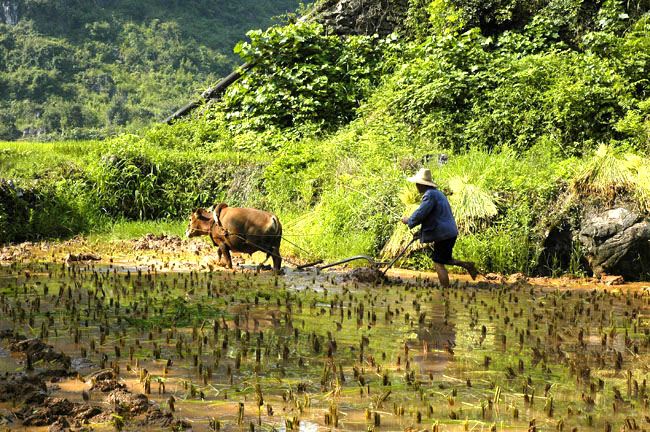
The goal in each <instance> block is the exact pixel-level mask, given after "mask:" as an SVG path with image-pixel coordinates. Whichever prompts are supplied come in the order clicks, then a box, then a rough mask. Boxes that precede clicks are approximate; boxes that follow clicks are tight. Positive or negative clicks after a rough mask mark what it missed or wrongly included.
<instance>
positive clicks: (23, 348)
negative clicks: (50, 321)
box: [9, 338, 70, 367]
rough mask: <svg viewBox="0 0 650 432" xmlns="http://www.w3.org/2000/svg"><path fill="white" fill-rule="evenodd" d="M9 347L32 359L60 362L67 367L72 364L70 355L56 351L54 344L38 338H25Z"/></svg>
mask: <svg viewBox="0 0 650 432" xmlns="http://www.w3.org/2000/svg"><path fill="white" fill-rule="evenodd" d="M9 349H10V350H11V351H13V352H20V353H23V354H25V355H26V356H30V357H31V359H32V361H39V360H44V361H47V362H51V363H56V362H58V363H61V364H63V365H66V367H69V366H70V357H68V356H67V355H65V354H63V353H60V352H56V351H54V347H52V345H47V344H46V343H44V342H43V341H42V340H40V339H38V338H31V339H24V340H21V341H19V342H14V343H11V344H10V345H9Z"/></svg>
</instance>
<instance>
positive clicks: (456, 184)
mask: <svg viewBox="0 0 650 432" xmlns="http://www.w3.org/2000/svg"><path fill="white" fill-rule="evenodd" d="M449 188H450V189H451V191H452V192H453V193H452V194H451V195H450V196H449V204H450V205H451V208H452V209H453V212H454V217H455V218H456V224H457V225H458V229H459V231H460V232H463V233H467V232H471V231H474V230H476V229H478V228H480V227H481V226H482V225H483V224H484V223H485V222H487V221H488V220H489V219H490V218H491V217H494V216H496V214H497V206H496V203H495V202H494V198H493V197H492V195H491V194H490V191H488V190H487V189H485V188H483V187H482V186H479V185H475V184H471V183H469V182H468V181H467V178H466V177H454V178H452V179H450V180H449Z"/></svg>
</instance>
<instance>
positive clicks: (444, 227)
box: [408, 189, 458, 243]
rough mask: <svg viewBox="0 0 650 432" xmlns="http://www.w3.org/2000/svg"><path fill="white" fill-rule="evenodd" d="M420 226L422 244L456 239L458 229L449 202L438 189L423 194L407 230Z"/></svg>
mask: <svg viewBox="0 0 650 432" xmlns="http://www.w3.org/2000/svg"><path fill="white" fill-rule="evenodd" d="M420 224H422V230H421V234H420V242H422V243H431V242H434V241H442V240H448V239H450V238H453V237H458V228H457V227H456V220H455V219H454V215H453V214H452V213H451V206H450V205H449V201H447V197H446V196H445V194H443V193H442V192H440V191H439V190H438V189H429V190H427V191H426V192H425V193H424V195H423V196H422V202H421V203H420V207H419V208H418V209H417V210H416V211H415V212H413V214H412V215H411V217H410V218H409V220H408V226H409V228H413V227H415V226H417V225H420Z"/></svg>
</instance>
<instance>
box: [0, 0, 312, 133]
mask: <svg viewBox="0 0 650 432" xmlns="http://www.w3.org/2000/svg"><path fill="white" fill-rule="evenodd" d="M21 4H22V6H21V7H20V13H19V15H20V17H19V21H18V23H17V25H16V26H13V27H12V26H7V25H4V24H0V116H5V117H6V116H11V117H12V118H15V122H14V125H15V126H16V127H17V128H18V129H19V130H22V129H25V128H26V127H28V126H29V127H31V128H33V130H34V135H37V137H38V138H39V139H41V140H42V139H47V138H48V137H49V138H53V137H66V136H67V137H80V138H89V137H98V136H101V137H106V136H110V135H112V134H113V133H114V132H115V131H116V130H125V129H127V130H136V129H139V128H142V127H145V126H149V125H151V124H153V123H155V122H158V121H161V120H162V119H164V118H165V117H166V116H168V115H170V114H171V113H173V112H174V111H175V110H176V109H178V108H179V107H180V106H182V105H184V104H185V103H187V102H188V101H189V100H190V99H193V98H196V94H197V93H199V90H200V89H201V88H205V87H207V86H209V85H210V84H211V83H214V82H215V81H216V80H218V79H219V78H220V77H223V76H225V75H227V74H228V73H230V72H231V70H232V69H233V68H234V67H235V65H236V62H237V57H236V55H235V54H234V53H233V52H232V48H233V46H234V45H235V44H236V43H237V41H239V40H240V39H241V38H242V37H243V36H244V35H245V32H246V31H248V30H249V29H250V28H257V27H266V26H268V24H269V19H270V17H271V16H273V15H277V14H280V13H284V12H288V11H292V10H294V9H295V8H296V7H297V6H298V4H299V2H298V0H273V1H270V2H257V1H250V0H244V1H239V2H230V3H224V4H218V5H217V4H215V3H214V2H213V1H210V0H191V1H184V2H179V1H173V2H161V1H160V0H144V1H139V2H137V5H136V4H134V3H133V2H132V1H129V0H117V1H113V2H111V4H110V7H108V6H107V7H102V6H100V5H96V4H94V3H88V2H84V1H80V0H73V1H60V0H39V1H23V2H21ZM6 129H7V127H5V126H4V125H3V127H2V130H0V139H14V138H16V135H17V134H16V133H15V131H14V130H13V129H11V130H9V131H8V132H7V130H6Z"/></svg>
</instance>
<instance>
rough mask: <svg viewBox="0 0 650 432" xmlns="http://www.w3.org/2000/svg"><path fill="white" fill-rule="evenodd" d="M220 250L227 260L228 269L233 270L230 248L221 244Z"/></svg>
mask: <svg viewBox="0 0 650 432" xmlns="http://www.w3.org/2000/svg"><path fill="white" fill-rule="evenodd" d="M219 250H220V251H221V253H222V254H223V256H224V257H225V259H226V267H227V268H229V269H231V268H232V258H231V257H230V249H229V248H228V246H226V245H225V244H223V243H221V244H220V245H219Z"/></svg>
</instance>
